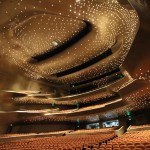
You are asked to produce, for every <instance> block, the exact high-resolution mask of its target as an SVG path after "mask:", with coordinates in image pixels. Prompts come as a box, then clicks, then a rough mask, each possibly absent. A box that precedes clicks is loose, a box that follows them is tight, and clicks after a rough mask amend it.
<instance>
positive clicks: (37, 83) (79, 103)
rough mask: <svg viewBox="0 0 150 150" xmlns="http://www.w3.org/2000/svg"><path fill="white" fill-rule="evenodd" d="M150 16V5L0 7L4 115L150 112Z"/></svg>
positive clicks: (25, 1)
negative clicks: (147, 109) (143, 110)
mask: <svg viewBox="0 0 150 150" xmlns="http://www.w3.org/2000/svg"><path fill="white" fill-rule="evenodd" d="M149 10H150V5H149V2H148V1H146V0H145V1H144V0H142V1H140V0H139V1H136V2H135V1H134V0H133V1H132V0H128V1H124V0H65V1H63V0H55V1H54V0H44V1H41V0H5V1H3V0H0V18H1V19H0V58H1V59H0V61H1V64H0V78H1V85H0V90H1V92H0V97H1V101H0V103H1V104H2V105H1V108H0V111H1V114H2V115H3V114H8V113H14V114H15V115H16V118H17V117H19V116H21V118H22V117H23V118H24V116H23V115H24V114H26V115H27V114H29V116H30V117H31V120H32V119H33V120H34V118H32V114H34V113H35V114H34V116H35V115H37V116H36V117H38V119H40V116H41V120H42V119H43V118H44V117H45V118H48V117H49V119H50V118H52V120H53V115H56V116H57V118H58V120H63V119H62V118H66V116H67V119H68V120H74V119H75V120H76V118H79V117H80V119H83V120H86V118H87V116H89V115H91V116H94V115H99V116H101V117H102V116H104V115H105V116H107V113H109V112H113V113H114V114H119V115H120V114H124V113H125V112H126V111H127V110H130V111H135V110H140V109H145V108H149V106H150V87H149V86H150V83H149V82H150V72H149V69H150V65H149V56H150V50H149V40H148V37H149V35H150V30H149V28H148V25H149V24H150V21H149V20H150V19H149V18H150V13H149V12H150V11H149ZM47 108H48V109H47ZM22 109H23V110H22ZM20 113H21V114H22V115H19V116H18V114H20ZM39 114H40V116H38V115H39ZM44 115H47V116H44ZM19 119H20V117H19ZM35 120H37V119H35Z"/></svg>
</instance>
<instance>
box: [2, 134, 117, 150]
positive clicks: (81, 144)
mask: <svg viewBox="0 0 150 150" xmlns="http://www.w3.org/2000/svg"><path fill="white" fill-rule="evenodd" d="M115 137H116V135H115V134H114V133H107V134H106V133H100V134H89V135H87V134H85V135H67V136H59V137H45V138H31V139H23V140H17V141H13V142H2V143H0V149H1V150H49V149H51V150H82V149H85V150H90V149H92V150H98V149H99V145H101V144H102V143H107V142H108V141H109V140H112V139H113V138H115Z"/></svg>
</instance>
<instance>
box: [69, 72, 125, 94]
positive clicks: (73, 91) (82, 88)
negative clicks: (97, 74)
mask: <svg viewBox="0 0 150 150" xmlns="http://www.w3.org/2000/svg"><path fill="white" fill-rule="evenodd" d="M123 77H124V75H123V74H122V73H118V74H117V75H116V73H115V74H114V76H111V77H110V78H109V79H107V80H108V81H107V84H105V85H108V84H111V83H114V82H116V81H118V80H120V79H122V78H123ZM97 81H98V80H97ZM105 85H101V86H99V85H96V84H93V82H90V83H87V84H83V85H79V86H75V87H72V88H71V89H70V93H71V94H77V93H83V92H88V91H91V90H94V89H97V88H102V87H104V86H105Z"/></svg>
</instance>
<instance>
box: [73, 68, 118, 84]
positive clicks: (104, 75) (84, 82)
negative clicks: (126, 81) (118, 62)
mask: <svg viewBox="0 0 150 150" xmlns="http://www.w3.org/2000/svg"><path fill="white" fill-rule="evenodd" d="M119 71H120V69H119V68H117V69H114V70H113V71H111V72H108V73H105V74H103V75H100V76H97V77H95V78H91V79H89V80H85V81H82V82H78V83H74V84H70V86H71V87H75V86H79V85H81V84H86V83H89V82H93V81H94V80H99V79H101V78H104V77H106V76H110V75H112V74H114V73H118V72H119Z"/></svg>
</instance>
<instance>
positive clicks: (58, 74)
mask: <svg viewBox="0 0 150 150" xmlns="http://www.w3.org/2000/svg"><path fill="white" fill-rule="evenodd" d="M111 54H112V51H111V49H108V50H107V51H105V52H104V53H102V54H100V55H98V56H97V57H95V58H93V59H92V60H89V61H87V62H86V63H83V64H81V65H79V66H76V67H74V68H71V69H68V70H66V71H63V72H59V73H57V74H56V75H57V77H61V76H64V75H67V74H71V73H73V72H76V71H79V70H81V69H84V68H86V67H89V66H91V65H93V64H95V63H97V62H98V61H100V60H102V59H104V58H106V57H108V56H110V55H111Z"/></svg>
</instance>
